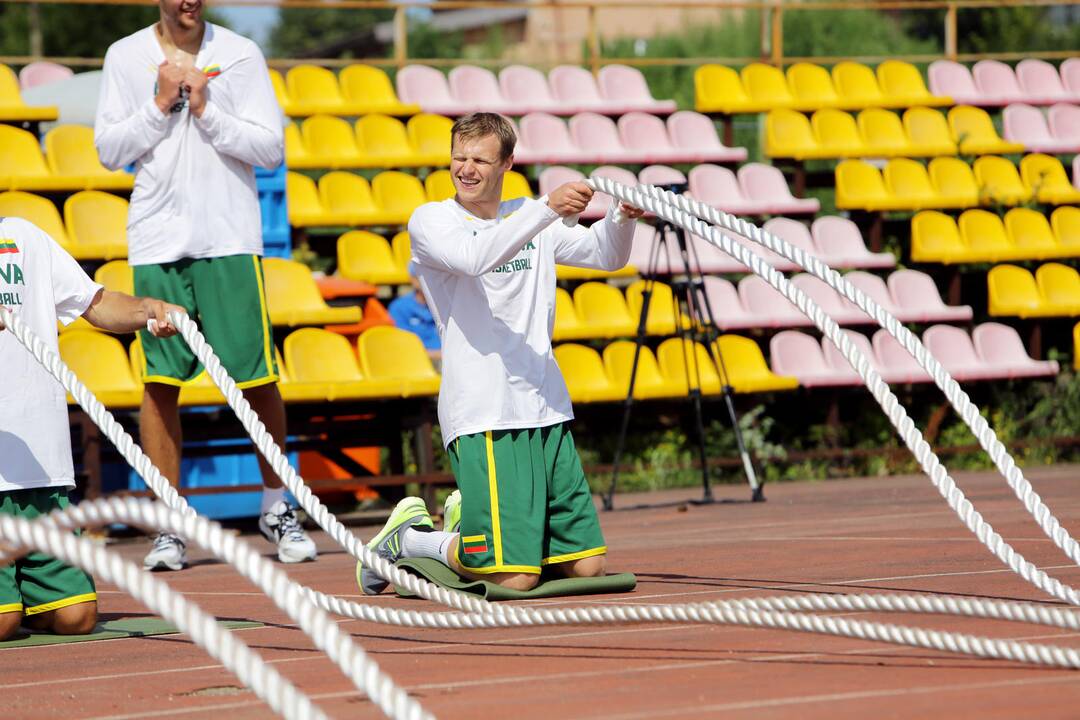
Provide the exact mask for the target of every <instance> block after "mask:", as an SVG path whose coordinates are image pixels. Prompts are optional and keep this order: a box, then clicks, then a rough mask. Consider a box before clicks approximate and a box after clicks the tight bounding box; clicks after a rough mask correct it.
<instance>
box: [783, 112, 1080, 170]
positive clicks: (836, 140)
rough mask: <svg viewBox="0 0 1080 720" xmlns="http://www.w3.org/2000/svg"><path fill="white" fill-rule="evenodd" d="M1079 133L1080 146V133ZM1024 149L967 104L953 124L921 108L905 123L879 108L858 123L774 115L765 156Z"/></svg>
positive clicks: (953, 115)
mask: <svg viewBox="0 0 1080 720" xmlns="http://www.w3.org/2000/svg"><path fill="white" fill-rule="evenodd" d="M1036 112H1038V111H1036ZM1073 132H1074V134H1075V135H1076V136H1077V137H1076V138H1075V140H1074V142H1075V144H1076V146H1077V147H1080V128H1077V129H1076V130H1074V131H1073ZM1027 149H1032V148H1027ZM1024 150H1025V146H1024V145H1023V144H1021V143H1019V142H1007V141H1005V140H1002V139H1001V137H1000V136H999V135H998V133H997V130H995V129H994V122H993V120H991V119H990V116H989V115H987V114H986V111H985V110H983V109H981V108H976V107H970V106H967V105H962V106H958V107H955V108H953V109H952V110H950V111H949V114H948V120H947V121H946V118H945V116H944V115H942V114H941V112H939V111H937V110H934V109H932V108H921V107H919V108H911V109H909V110H907V111H906V112H905V113H904V117H903V121H901V119H900V116H899V115H897V114H896V113H893V112H891V111H889V110H882V109H878V108H871V109H868V110H863V111H862V112H860V113H859V116H858V120H856V118H855V117H854V116H852V115H849V114H848V113H846V112H844V111H842V110H833V109H825V110H818V111H817V112H815V113H814V114H813V116H812V117H811V118H809V119H807V117H806V116H805V115H803V114H802V113H800V112H795V111H794V110H773V111H772V112H770V113H769V114H768V115H767V116H766V118H765V154H766V155H767V156H768V157H772V158H793V159H795V160H814V159H822V158H825V159H833V158H859V157H935V156H938V155H956V154H957V153H958V152H960V153H963V154H966V155H1002V154H1008V153H1022V152H1024Z"/></svg>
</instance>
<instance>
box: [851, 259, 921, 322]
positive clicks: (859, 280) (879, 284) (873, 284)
mask: <svg viewBox="0 0 1080 720" xmlns="http://www.w3.org/2000/svg"><path fill="white" fill-rule="evenodd" d="M844 279H845V280H847V281H848V282H849V283H851V284H852V285H854V286H855V287H856V288H858V289H859V290H862V292H863V294H864V295H866V296H867V297H869V298H870V299H871V300H873V301H874V302H876V303H877V304H878V305H880V306H881V307H882V308H884V309H885V311H886V312H888V313H889V314H890V315H893V316H895V317H896V319H898V320H899V321H900V322H908V320H907V319H906V318H904V317H902V316H901V314H900V309H899V308H898V307H896V305H895V304H894V303H893V298H892V294H890V293H889V288H888V286H887V285H886V284H885V281H884V280H882V279H881V278H879V277H878V276H877V275H872V274H870V273H868V272H865V271H863V270H854V271H852V272H849V273H848V274H847V275H845V276H844Z"/></svg>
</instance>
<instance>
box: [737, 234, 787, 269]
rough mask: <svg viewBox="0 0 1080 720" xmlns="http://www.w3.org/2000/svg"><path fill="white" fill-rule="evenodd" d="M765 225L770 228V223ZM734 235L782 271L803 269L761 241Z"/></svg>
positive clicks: (751, 250)
mask: <svg viewBox="0 0 1080 720" xmlns="http://www.w3.org/2000/svg"><path fill="white" fill-rule="evenodd" d="M765 227H766V229H768V223H766V226H765ZM732 237H733V238H735V239H737V240H738V241H739V242H741V243H742V244H743V245H745V246H746V247H748V248H750V252H752V253H754V254H755V255H757V256H758V257H760V258H761V259H762V260H764V261H765V262H767V263H769V264H770V265H772V266H773V267H774V268H776V269H777V270H780V271H781V272H790V271H793V270H801V269H802V268H801V267H799V266H798V265H796V264H795V263H793V262H792V261H791V260H788V259H787V258H785V257H784V256H783V255H781V254H779V253H775V252H773V251H772V250H770V249H769V248H767V247H765V246H764V245H761V244H760V243H756V242H754V241H753V240H751V239H749V238H744V237H741V236H737V235H732Z"/></svg>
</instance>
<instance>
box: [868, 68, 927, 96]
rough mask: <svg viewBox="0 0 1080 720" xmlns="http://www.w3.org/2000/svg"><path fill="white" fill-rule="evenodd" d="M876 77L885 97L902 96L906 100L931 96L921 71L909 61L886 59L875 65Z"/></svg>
mask: <svg viewBox="0 0 1080 720" xmlns="http://www.w3.org/2000/svg"><path fill="white" fill-rule="evenodd" d="M877 79H878V85H879V86H880V87H881V92H882V93H883V94H884V95H885V96H886V97H891V98H894V99H900V98H903V99H904V100H905V101H908V102H913V101H917V100H919V99H923V98H929V97H931V96H930V91H929V90H927V89H926V82H925V81H924V80H923V76H922V73H921V72H919V68H917V67H915V66H914V65H912V64H911V63H908V62H903V61H902V60H886V61H885V62H883V63H881V64H880V65H878V66H877Z"/></svg>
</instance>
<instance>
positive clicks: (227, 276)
mask: <svg viewBox="0 0 1080 720" xmlns="http://www.w3.org/2000/svg"><path fill="white" fill-rule="evenodd" d="M158 5H159V9H160V20H159V21H158V22H157V23H155V24H154V25H152V26H150V27H148V28H144V29H143V30H140V31H138V32H136V33H134V34H132V35H129V36H128V37H125V38H123V39H121V40H119V41H117V42H115V43H113V45H112V46H111V47H110V48H109V50H108V52H107V53H106V55H105V67H104V80H103V85H102V90H101V96H100V98H99V100H98V113H97V119H96V122H95V128H94V130H95V132H94V139H95V144H96V145H97V149H98V154H99V155H100V156H101V160H102V163H103V164H105V165H106V166H107V167H110V168H119V167H123V166H125V165H127V164H129V163H132V162H134V163H135V189H134V191H133V192H132V195H131V206H130V210H129V214H128V228H127V234H128V262H129V263H130V264H131V265H132V267H133V268H134V275H135V291H136V292H137V293H139V294H143V295H150V296H154V297H160V298H164V299H166V300H168V301H169V302H173V303H176V304H177V305H180V306H183V307H184V308H185V309H186V310H187V311H188V313H189V314H190V315H191V316H192V317H197V318H198V320H199V322H200V324H201V326H202V331H203V333H204V334H205V335H206V338H207V340H208V341H209V342H210V344H211V345H212V346H213V347H214V349H215V351H216V352H217V354H218V356H219V357H220V358H221V360H222V364H223V365H224V366H225V369H226V370H228V371H229V374H230V375H231V376H232V377H233V378H234V379H235V380H236V381H237V383H238V384H239V386H240V388H241V389H242V390H243V391H244V396H245V397H246V398H247V400H248V402H249V403H250V404H251V406H252V407H253V408H254V409H255V411H256V412H257V413H258V414H259V417H260V418H261V419H262V421H263V423H264V424H265V425H266V427H267V429H268V430H269V431H270V433H271V434H272V435H273V437H274V439H275V440H276V441H277V443H278V444H279V445H284V441H285V408H284V405H283V404H282V401H281V395H280V393H279V392H278V388H277V384H276V383H277V380H278V374H277V365H276V363H275V358H274V344H273V336H272V330H271V325H270V318H269V315H268V313H267V310H266V295H265V290H264V285H263V275H262V262H261V255H262V252H263V246H262V226H261V222H260V212H259V198H258V191H257V189H256V186H255V175H254V171H253V168H252V166H253V165H260V166H263V167H275V166H277V165H279V164H280V163H281V160H282V156H283V155H284V148H283V145H284V141H283V138H282V122H281V110H280V108H279V107H278V104H277V100H276V99H275V97H274V92H273V88H272V87H271V85H270V78H269V74H268V72H267V68H266V61H265V60H264V59H263V56H262V53H261V52H259V49H258V47H257V46H256V45H255V43H253V42H252V41H250V40H248V39H247V38H244V37H241V36H239V35H237V34H236V33H233V32H231V31H230V30H227V29H225V28H222V27H219V26H216V25H213V24H210V23H207V22H205V21H204V20H203V19H202V7H203V4H202V2H200V0H160V2H159V3H158ZM141 340H142V343H143V349H144V351H145V356H146V367H145V368H144V369H143V370H144V372H143V374H144V380H145V382H146V392H145V394H144V398H143V404H142V411H141V413H140V415H139V426H140V435H141V440H142V444H143V447H144V448H145V450H146V453H147V455H149V456H150V459H151V460H153V461H154V463H155V464H156V465H157V466H158V467H159V468H160V469H161V471H162V472H163V473H164V474H165V476H166V477H167V478H169V480H170V481H171V482H173V483H176V482H177V480H178V479H179V475H180V448H181V432H180V415H179V411H178V408H177V399H178V395H179V392H180V387H181V385H182V384H183V383H184V382H186V381H188V380H191V379H193V378H195V377H196V376H197V375H198V374H199V373H200V372H201V371H202V367H201V366H200V365H199V362H198V360H196V358H195V356H194V354H193V353H192V352H191V351H190V349H189V348H188V347H187V346H186V344H184V343H171V344H168V343H162V342H160V341H158V340H157V339H156V338H154V337H152V336H150V335H149V334H148V333H146V332H143V333H141ZM258 459H259V468H260V470H261V472H262V478H263V485H264V490H263V500H262V511H261V515H260V518H259V528H260V530H262V532H263V534H264V535H265V536H266V537H267V539H268V540H270V541H271V542H273V543H275V544H276V545H277V547H278V557H279V559H281V560H282V561H283V562H300V561H303V560H312V559H314V558H315V555H316V551H315V544H314V543H313V542H312V541H311V539H310V538H309V537H308V536H307V535H306V533H304V531H303V529H302V528H301V527H300V525H299V523H298V522H297V519H296V516H295V515H294V513H293V511H292V509H291V508H290V507H289V506H288V504H287V503H286V501H285V489H284V487H282V484H281V481H280V480H279V479H278V477H277V476H276V475H275V474H274V472H273V470H272V469H271V468H270V466H269V465H267V464H266V462H265V461H264V460H263V458H262V457H261V456H259V458H258ZM185 564H186V556H185V546H184V542H183V540H182V539H181V538H178V537H176V536H175V535H168V534H161V535H158V536H157V538H156V539H155V541H154V547H153V549H152V550H151V551H150V553H149V554H148V555H147V556H146V560H145V561H144V565H145V566H146V567H147V568H151V569H170V570H179V569H180V568H182V567H183V566H184V565H185Z"/></svg>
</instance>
